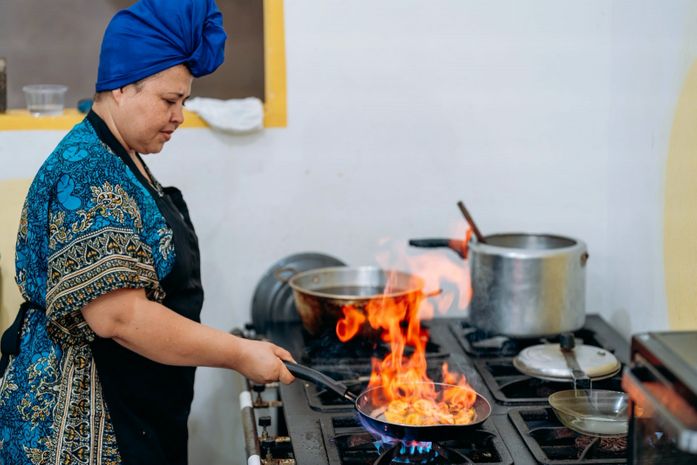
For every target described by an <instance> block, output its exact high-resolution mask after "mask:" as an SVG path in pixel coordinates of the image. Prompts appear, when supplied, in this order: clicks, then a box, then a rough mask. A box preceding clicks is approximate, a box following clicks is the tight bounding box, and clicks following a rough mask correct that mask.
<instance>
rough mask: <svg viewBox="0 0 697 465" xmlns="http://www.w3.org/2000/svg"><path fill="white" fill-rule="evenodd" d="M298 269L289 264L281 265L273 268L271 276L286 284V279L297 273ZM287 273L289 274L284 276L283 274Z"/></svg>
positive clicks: (288, 279)
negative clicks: (281, 266)
mask: <svg viewBox="0 0 697 465" xmlns="http://www.w3.org/2000/svg"><path fill="white" fill-rule="evenodd" d="M298 273H299V272H298V270H296V269H295V268H293V267H291V266H287V267H283V268H277V269H275V270H273V276H274V278H276V280H277V281H279V282H282V283H283V284H288V281H290V280H291V278H292V277H293V276H295V275H296V274H298ZM286 274H288V275H289V276H288V277H286V276H285V275H286Z"/></svg>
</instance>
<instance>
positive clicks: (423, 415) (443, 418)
mask: <svg viewBox="0 0 697 465" xmlns="http://www.w3.org/2000/svg"><path fill="white" fill-rule="evenodd" d="M455 390H456V391H462V392H463V393H464V392H466V391H465V390H464V389H458V388H455ZM446 392H447V391H446ZM471 392H472V393H473V394H474V391H471ZM458 394H459V393H458ZM474 396H475V398H476V394H474ZM465 399H469V396H464V398H463V396H462V395H456V396H444V399H443V400H441V401H440V402H436V401H434V400H432V399H418V400H416V401H414V402H406V401H404V400H393V401H392V402H390V404H389V405H388V406H387V409H386V410H385V419H386V420H387V421H389V422H390V423H399V424H402V425H422V426H431V425H468V424H470V423H472V422H473V421H475V420H476V412H475V410H474V408H473V407H472V405H473V404H474V401H471V402H466V401H465Z"/></svg>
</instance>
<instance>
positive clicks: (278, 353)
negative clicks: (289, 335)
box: [275, 346, 296, 363]
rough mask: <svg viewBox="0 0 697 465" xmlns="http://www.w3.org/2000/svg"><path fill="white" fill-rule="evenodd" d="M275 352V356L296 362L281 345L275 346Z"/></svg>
mask: <svg viewBox="0 0 697 465" xmlns="http://www.w3.org/2000/svg"><path fill="white" fill-rule="evenodd" d="M275 353H276V356H277V357H278V358H280V359H281V360H287V361H289V362H293V363H296V362H295V359H294V358H293V356H292V355H291V354H290V352H288V351H287V350H286V349H284V348H283V347H279V346H276V350H275Z"/></svg>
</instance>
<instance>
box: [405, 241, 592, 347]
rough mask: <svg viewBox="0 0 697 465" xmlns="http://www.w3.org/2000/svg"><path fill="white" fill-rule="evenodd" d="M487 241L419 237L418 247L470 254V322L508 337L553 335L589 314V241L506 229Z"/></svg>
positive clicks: (579, 324) (570, 328) (578, 324)
mask: <svg viewBox="0 0 697 465" xmlns="http://www.w3.org/2000/svg"><path fill="white" fill-rule="evenodd" d="M485 240H486V243H483V242H477V240H476V239H472V240H471V241H470V242H469V243H468V244H465V243H464V241H461V240H454V239H421V240H412V241H410V242H409V243H410V244H411V245H413V246H417V247H449V248H451V249H453V250H454V251H456V252H457V253H458V254H460V256H462V257H467V256H468V254H469V267H470V275H471V282H472V301H471V302H470V308H469V319H470V323H471V324H472V325H474V326H475V327H477V328H479V329H482V330H485V331H489V332H492V333H496V334H503V335H506V336H510V337H518V338H529V337H541V336H549V335H554V334H559V333H564V332H569V331H575V330H577V329H580V328H581V327H582V326H583V324H584V322H585V317H586V310H585V308H586V292H585V290H586V261H587V260H588V252H587V249H586V245H585V244H584V243H583V242H582V241H580V240H578V239H572V238H569V237H562V236H555V235H551V234H526V233H506V234H493V235H489V236H485Z"/></svg>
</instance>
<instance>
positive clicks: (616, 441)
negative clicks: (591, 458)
mask: <svg viewBox="0 0 697 465" xmlns="http://www.w3.org/2000/svg"><path fill="white" fill-rule="evenodd" d="M576 447H578V448H579V451H580V454H579V458H581V459H582V458H584V457H585V456H586V455H588V453H589V452H591V451H592V450H593V449H598V450H602V451H604V452H608V453H611V454H616V453H621V454H624V453H625V452H627V436H618V437H607V438H601V437H593V436H579V437H577V438H576Z"/></svg>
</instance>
